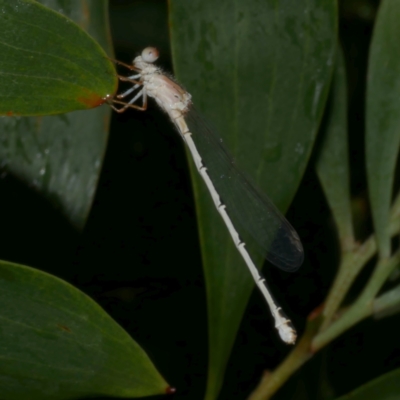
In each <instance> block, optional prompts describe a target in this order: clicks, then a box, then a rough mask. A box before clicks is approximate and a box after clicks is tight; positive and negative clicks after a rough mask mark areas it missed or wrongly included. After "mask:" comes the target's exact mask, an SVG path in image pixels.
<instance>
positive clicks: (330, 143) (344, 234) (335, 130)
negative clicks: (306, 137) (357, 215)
mask: <svg viewBox="0 0 400 400" xmlns="http://www.w3.org/2000/svg"><path fill="white" fill-rule="evenodd" d="M316 170H317V174H318V178H319V180H320V182H321V185H322V188H323V190H324V192H325V196H326V198H327V201H328V203H329V206H330V208H331V210H332V214H333V218H334V219H335V222H336V226H337V228H338V231H339V238H340V242H341V244H342V248H343V249H349V248H351V246H352V244H353V241H354V235H353V224H352V216H351V203H350V202H351V199H350V168H349V154H348V139H347V87H346V69H345V65H344V59H343V53H342V51H340V50H339V51H338V57H337V62H336V69H335V74H334V79H333V84H332V88H331V93H330V101H329V103H328V107H327V115H326V120H325V124H324V129H323V132H322V138H321V147H320V149H319V153H318V157H317V162H316Z"/></svg>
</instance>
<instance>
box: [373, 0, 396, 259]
mask: <svg viewBox="0 0 400 400" xmlns="http://www.w3.org/2000/svg"><path fill="white" fill-rule="evenodd" d="M399 18H400V3H399V2H398V1H397V0H384V1H382V2H381V5H380V8H379V12H378V16H377V19H376V22H375V28H374V33H373V37H372V44H371V49H370V55H369V64H368V80H367V82H368V85H367V100H366V102H367V116H366V128H367V132H366V164H367V178H368V189H369V197H370V202H371V211H372V217H373V223H374V228H375V234H376V240H377V244H378V250H379V254H380V256H381V257H382V258H386V257H389V256H390V254H391V236H390V231H389V219H390V207H391V203H392V196H393V182H394V177H395V168H396V162H397V155H398V152H399V146H400V134H399V132H400V96H399V93H400V58H399V56H398V55H399V54H400V42H399V40H398V38H399V36H400V25H399V23H398V21H399Z"/></svg>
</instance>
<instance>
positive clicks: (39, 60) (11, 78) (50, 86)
mask: <svg viewBox="0 0 400 400" xmlns="http://www.w3.org/2000/svg"><path fill="white" fill-rule="evenodd" d="M0 10H1V12H0V36H1V40H0V51H1V54H2V57H1V60H0V91H1V96H0V114H3V115H8V116H11V115H45V114H58V113H63V112H68V111H74V110H81V109H87V108H93V107H97V106H99V105H100V104H103V103H104V102H105V100H106V98H107V96H108V95H112V94H113V93H114V92H115V91H116V87H117V79H116V74H115V69H114V66H113V64H112V62H111V60H109V59H108V58H107V55H106V54H105V52H104V51H103V49H102V48H101V47H100V46H99V45H98V44H97V43H96V42H95V41H94V40H93V39H92V38H91V37H90V36H88V35H87V34H86V33H85V32H84V31H83V30H82V29H81V28H79V27H78V26H77V25H76V24H74V23H72V21H71V20H69V19H67V18H65V17H64V16H63V15H61V14H59V13H57V12H54V11H52V10H50V9H49V8H47V7H44V6H42V5H41V4H39V3H38V2H36V1H32V0H14V1H8V0H0Z"/></svg>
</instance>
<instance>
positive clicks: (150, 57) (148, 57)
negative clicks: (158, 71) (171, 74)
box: [142, 47, 159, 63]
mask: <svg viewBox="0 0 400 400" xmlns="http://www.w3.org/2000/svg"><path fill="white" fill-rule="evenodd" d="M158 56H159V53H158V50H157V49H156V48H155V47H146V48H145V49H144V50H143V51H142V58H143V61H145V62H147V63H153V62H154V61H156V60H157V58H158Z"/></svg>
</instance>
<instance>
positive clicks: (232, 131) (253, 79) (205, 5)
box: [170, 0, 337, 400]
mask: <svg viewBox="0 0 400 400" xmlns="http://www.w3.org/2000/svg"><path fill="white" fill-rule="evenodd" d="M336 14H337V10H336V4H335V2H334V1H330V2H326V1H321V0H312V1H307V2H306V1H299V0H291V1H262V2H260V1H256V0H250V1H249V0H245V1H236V2H232V1H229V0H222V1H218V2H215V1H211V0H207V1H205V0H192V1H190V2H189V1H186V0H171V2H170V26H171V30H172V32H171V38H172V51H173V59H174V65H175V72H176V75H177V77H178V79H179V80H180V82H182V84H183V85H184V86H185V87H186V89H187V90H188V91H189V92H190V93H191V94H192V95H193V100H194V103H195V105H196V107H197V109H199V110H200V111H201V112H202V113H203V114H205V116H206V117H207V119H209V120H210V121H211V122H212V124H214V125H215V126H216V128H217V129H218V130H219V134H220V135H221V137H222V138H223V140H224V142H225V143H226V146H227V147H228V149H229V150H230V151H231V152H232V153H233V155H234V156H235V159H236V160H237V164H238V165H239V166H241V168H242V169H244V170H245V171H246V172H247V174H248V175H250V177H251V178H252V180H253V181H255V182H256V183H257V184H258V186H259V187H260V188H261V189H262V190H263V191H265V193H266V194H268V195H269V197H270V198H271V199H272V200H273V201H274V202H275V204H276V205H277V206H278V207H279V208H280V209H281V210H282V211H285V210H286V209H287V208H288V206H289V204H290V202H291V200H292V198H293V196H294V194H295V192H296V189H297V187H298V185H299V182H300V180H301V177H302V175H303V172H304V169H305V167H306V165H307V161H308V158H309V155H310V152H311V149H312V146H313V143H314V140H315V136H316V132H317V129H318V125H319V122H320V119H321V115H322V112H323V109H324V105H325V100H326V96H327V92H328V87H329V82H330V79H331V73H332V69H333V60H334V52H335V46H336V19H337V15H336ZM191 171H192V177H193V185H194V193H195V200H196V207H197V215H198V219H199V234H200V241H201V246H202V256H203V265H204V272H205V279H206V284H207V301H208V315H209V343H210V349H209V371H208V374H209V377H208V388H207V394H206V398H207V399H209V400H211V399H215V398H216V396H217V395H218V392H219V390H220V388H221V385H222V382H223V375H224V371H225V367H226V364H227V361H228V357H229V354H230V351H231V348H232V345H233V342H234V340H235V336H236V332H237V329H238V326H239V324H240V321H241V318H242V315H243V312H244V310H245V307H246V304H247V301H248V298H249V295H250V292H251V290H252V288H253V287H254V284H253V282H252V279H251V277H250V274H249V273H248V271H247V269H246V267H245V264H244V263H243V262H242V260H241V258H240V255H239V253H238V252H237V250H236V249H235V247H234V246H233V244H232V240H231V238H230V237H229V235H228V234H227V230H226V227H225V226H224V224H223V223H222V221H221V220H220V217H219V216H217V212H216V210H215V209H214V206H213V204H212V201H211V200H210V196H209V193H208V192H207V190H206V189H205V187H204V184H203V182H201V180H200V178H199V177H198V174H197V172H196V170H195V169H194V168H193V164H191ZM294 222H295V221H294ZM254 260H255V261H256V262H257V263H259V264H261V261H262V260H261V258H259V257H258V258H255V257H254ZM270 286H271V287H272V289H273V284H272V285H271V284H270ZM280 290H281V289H280ZM267 313H268V311H266V314H267ZM267 318H268V316H267V315H266V319H267ZM266 329H273V328H272V324H271V327H270V328H266Z"/></svg>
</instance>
